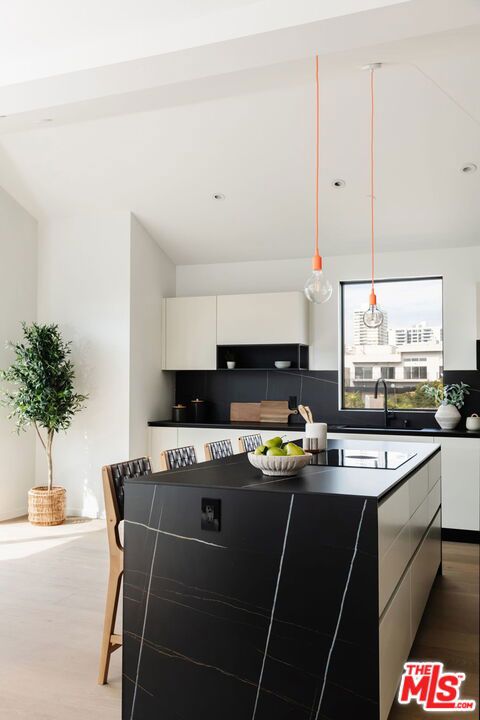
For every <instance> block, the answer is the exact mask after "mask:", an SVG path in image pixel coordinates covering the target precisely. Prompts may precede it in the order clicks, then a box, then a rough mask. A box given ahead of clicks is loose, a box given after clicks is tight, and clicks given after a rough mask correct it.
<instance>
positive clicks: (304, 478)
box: [126, 440, 440, 500]
mask: <svg viewBox="0 0 480 720" xmlns="http://www.w3.org/2000/svg"><path fill="white" fill-rule="evenodd" d="M328 449H329V450H330V449H344V450H352V449H354V450H358V451H362V450H365V451H380V452H386V451H391V452H395V453H405V454H410V455H413V457H411V458H410V459H409V460H407V461H406V462H404V463H403V464H402V465H400V467H398V468H397V469H395V470H382V469H372V468H362V467H335V466H326V465H325V464H323V463H324V462H325V460H324V454H323V453H320V454H319V455H317V456H314V457H313V463H314V464H310V465H307V467H305V468H303V469H302V470H301V471H300V472H299V473H298V475H295V476H289V477H280V478H278V477H268V476H266V475H263V474H262V473H261V471H260V470H258V469H256V468H254V467H253V466H252V465H251V464H250V462H249V460H248V457H247V455H246V454H238V455H233V456H231V457H228V458H222V459H220V460H213V461H210V462H203V463H197V464H196V465H192V466H190V467H186V468H179V469H178V470H171V471H168V472H165V471H162V472H158V473H153V474H152V475H147V476H144V477H142V478H140V479H137V478H134V479H132V480H127V481H126V482H127V483H129V482H132V483H138V482H142V483H148V484H152V483H153V484H161V485H171V484H172V485H176V486H178V485H181V486H191V487H199V488H201V487H204V488H216V489H217V488H218V489H237V490H240V489H245V490H260V491H266V492H285V493H301V494H308V493H314V494H327V495H353V496H361V497H368V498H375V499H377V500H379V499H380V498H382V497H383V496H385V495H386V494H387V493H389V492H390V491H391V490H392V489H393V488H394V487H395V486H396V485H398V483H400V482H402V481H403V480H405V479H406V478H408V477H409V476H410V475H411V474H412V473H414V472H415V471H416V470H417V469H418V468H419V467H420V466H421V465H423V464H424V463H425V462H428V460H429V459H430V458H431V457H433V455H435V454H436V453H438V452H440V446H439V445H437V444H430V443H425V444H423V443H414V444H413V443H410V444H409V443H408V442H407V443H399V442H395V443H389V442H385V441H383V442H382V441H380V440H378V441H375V442H373V441H364V440H329V441H328Z"/></svg>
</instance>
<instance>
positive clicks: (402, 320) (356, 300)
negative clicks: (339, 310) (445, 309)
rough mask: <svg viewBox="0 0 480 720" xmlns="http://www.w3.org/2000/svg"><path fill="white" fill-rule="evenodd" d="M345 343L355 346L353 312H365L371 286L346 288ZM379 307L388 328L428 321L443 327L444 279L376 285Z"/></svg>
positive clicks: (353, 285) (356, 285)
mask: <svg viewBox="0 0 480 720" xmlns="http://www.w3.org/2000/svg"><path fill="white" fill-rule="evenodd" d="M343 292H344V317H345V342H346V344H347V345H351V344H352V343H353V312H354V311H355V310H359V309H363V310H366V309H367V307H368V297H369V294H370V283H368V282H366V283H358V284H352V285H348V284H347V285H344V290H343ZM375 292H376V295H377V302H378V306H379V308H380V309H381V310H383V311H384V312H387V313H388V327H389V329H391V328H397V327H405V326H411V325H416V324H417V323H419V322H426V323H427V325H433V326H441V325H442V280H441V279H439V278H437V279H428V280H402V281H396V282H389V281H383V282H382V281H378V282H376V283H375Z"/></svg>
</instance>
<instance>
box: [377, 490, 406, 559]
mask: <svg viewBox="0 0 480 720" xmlns="http://www.w3.org/2000/svg"><path fill="white" fill-rule="evenodd" d="M409 518H410V496H409V489H408V482H406V483H404V484H403V485H402V486H401V487H400V488H399V489H398V490H396V491H395V492H394V493H393V494H392V495H391V496H390V497H389V498H387V500H385V501H384V502H383V503H382V504H381V505H380V506H379V508H378V557H379V558H380V559H381V558H383V557H384V555H385V553H386V552H387V550H388V549H389V547H390V546H391V545H392V543H393V541H394V540H395V538H396V537H397V535H398V534H399V533H400V531H401V530H402V528H403V527H404V526H405V525H406V524H407V522H408V520H409Z"/></svg>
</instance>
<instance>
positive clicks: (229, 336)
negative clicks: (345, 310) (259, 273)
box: [217, 292, 308, 360]
mask: <svg viewBox="0 0 480 720" xmlns="http://www.w3.org/2000/svg"><path fill="white" fill-rule="evenodd" d="M217 343H218V345H269V344H273V345H287V344H299V345H308V307H307V300H306V298H305V296H304V294H303V293H302V292H281V293H254V294H245V295H219V296H218V298H217ZM278 360H282V358H278Z"/></svg>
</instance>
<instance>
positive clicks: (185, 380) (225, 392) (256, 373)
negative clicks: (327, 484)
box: [176, 370, 480, 429]
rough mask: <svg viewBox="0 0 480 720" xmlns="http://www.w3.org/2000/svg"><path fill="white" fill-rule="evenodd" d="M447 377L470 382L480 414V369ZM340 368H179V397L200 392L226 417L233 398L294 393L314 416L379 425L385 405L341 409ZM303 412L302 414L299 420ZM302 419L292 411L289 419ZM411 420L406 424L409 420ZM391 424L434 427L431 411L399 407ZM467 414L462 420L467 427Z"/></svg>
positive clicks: (214, 414) (219, 418) (468, 409)
mask: <svg viewBox="0 0 480 720" xmlns="http://www.w3.org/2000/svg"><path fill="white" fill-rule="evenodd" d="M444 380H445V383H458V382H461V381H463V382H466V383H468V384H469V385H471V387H472V389H471V394H470V395H469V396H468V397H467V401H466V404H465V407H464V408H463V410H462V417H463V418H465V417H466V416H467V415H470V414H471V413H472V412H478V413H479V414H480V371H478V370H448V371H445V377H444ZM338 392H339V389H338V372H336V371H335V370H303V371H300V372H299V371H295V370H293V371H288V370H205V371H180V372H177V373H176V401H177V402H187V403H188V402H189V401H190V400H193V399H195V398H201V399H203V400H206V401H208V411H207V412H208V420H209V421H210V422H219V423H221V422H227V421H228V420H229V419H230V403H231V402H258V401H260V400H288V399H289V397H290V396H291V395H294V396H296V397H297V401H298V403H303V404H304V405H309V406H310V407H311V409H312V412H313V415H314V418H315V419H317V420H319V421H323V422H327V423H329V424H332V425H355V426H359V427H365V426H368V425H373V426H377V427H378V426H379V425H382V423H383V414H382V411H378V410H377V411H368V410H360V411H359V410H339V409H338ZM297 418H298V420H297ZM296 420H297V421H301V418H300V417H299V416H291V421H290V424H292V425H294V424H295V421H296ZM405 423H406V425H405ZM390 425H391V427H398V428H403V427H411V428H414V429H419V428H424V427H435V426H436V422H435V419H434V413H433V412H431V411H425V412H423V411H416V412H396V413H395V414H394V418H393V419H392V420H391V422H390ZM463 425H464V420H462V425H461V426H460V427H462V426H463Z"/></svg>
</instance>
